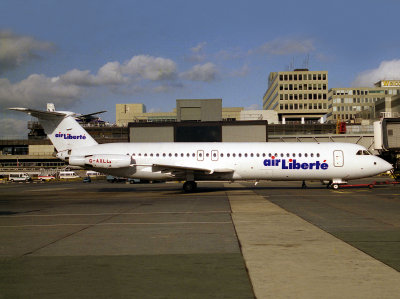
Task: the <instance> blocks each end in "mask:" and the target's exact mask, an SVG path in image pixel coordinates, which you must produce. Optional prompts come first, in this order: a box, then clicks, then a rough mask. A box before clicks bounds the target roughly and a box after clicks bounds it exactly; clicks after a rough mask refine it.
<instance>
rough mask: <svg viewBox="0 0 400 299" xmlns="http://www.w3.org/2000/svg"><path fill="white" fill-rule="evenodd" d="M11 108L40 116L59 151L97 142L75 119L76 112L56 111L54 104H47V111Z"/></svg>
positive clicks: (44, 127)
mask: <svg viewBox="0 0 400 299" xmlns="http://www.w3.org/2000/svg"><path fill="white" fill-rule="evenodd" d="M9 110H14V111H19V112H24V113H27V114H29V115H32V116H34V117H36V118H38V119H39V122H40V124H41V125H42V127H43V129H44V131H45V133H46V134H47V136H48V137H49V139H50V140H51V142H52V143H53V145H54V147H55V148H56V150H57V152H62V151H66V150H71V149H74V148H80V147H87V146H92V145H96V144H97V142H96V140H94V139H93V137H92V136H90V134H89V133H88V132H87V131H86V130H85V129H84V128H82V127H81V125H80V124H79V123H78V122H77V121H76V120H75V113H73V112H69V111H55V109H54V105H53V104H48V105H47V111H41V110H34V109H28V108H9Z"/></svg>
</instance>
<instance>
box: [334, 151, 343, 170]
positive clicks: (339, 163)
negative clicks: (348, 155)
mask: <svg viewBox="0 0 400 299" xmlns="http://www.w3.org/2000/svg"><path fill="white" fill-rule="evenodd" d="M343 164H344V156H343V151H339V150H337V151H333V165H334V166H335V167H343Z"/></svg>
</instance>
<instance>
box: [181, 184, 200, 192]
mask: <svg viewBox="0 0 400 299" xmlns="http://www.w3.org/2000/svg"><path fill="white" fill-rule="evenodd" d="M196 188H197V184H196V182H194V181H188V182H185V183H184V184H183V190H184V191H185V192H188V193H189V192H194V191H195V190H196Z"/></svg>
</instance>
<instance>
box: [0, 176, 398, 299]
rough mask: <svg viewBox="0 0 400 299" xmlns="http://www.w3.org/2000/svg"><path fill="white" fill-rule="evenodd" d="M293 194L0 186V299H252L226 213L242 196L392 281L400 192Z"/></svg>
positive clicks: (276, 189)
mask: <svg viewBox="0 0 400 299" xmlns="http://www.w3.org/2000/svg"><path fill="white" fill-rule="evenodd" d="M380 180H383V179H380ZM371 181H372V179H366V180H361V181H359V182H363V183H364V182H371ZM300 187H301V182H261V183H260V184H258V185H257V186H256V187H254V185H252V184H250V183H241V184H240V185H239V186H238V185H229V184H223V183H200V184H199V190H198V192H196V193H192V194H185V193H183V192H182V190H181V188H182V186H181V184H151V185H142V184H138V185H131V184H110V183H106V182H98V181H95V182H93V183H91V184H82V183H80V182H73V183H41V184H7V185H0V298H9V297H29V298H50V297H52V298H54V297H57V298H70V297H75V298H89V297H90V298H92V297H98V298H110V297H112V298H253V297H254V292H253V285H252V283H251V278H250V277H249V275H248V269H246V266H245V261H244V258H243V255H242V251H241V248H240V245H239V241H238V238H237V235H236V231H235V226H234V223H233V221H232V217H231V207H230V203H229V196H230V197H231V198H232V197H234V198H240V196H241V194H242V192H243V194H245V193H246V194H247V192H249V191H250V192H254V193H255V194H257V195H259V196H260V198H264V199H265V200H266V201H269V202H271V203H274V204H276V205H278V206H280V207H281V208H283V209H284V210H286V211H288V212H290V213H293V214H295V215H297V216H299V217H301V218H302V219H304V220H306V221H307V222H309V223H311V224H313V225H314V226H316V227H319V228H321V229H322V230H324V231H325V232H327V233H328V234H331V235H333V236H335V237H337V238H339V239H341V240H343V241H344V242H346V243H348V244H350V245H351V246H354V247H356V248H358V249H360V250H361V251H363V252H365V253H366V254H368V255H370V256H372V257H373V258H375V259H377V260H379V261H382V262H383V263H385V264H386V265H388V266H390V267H392V268H393V269H395V270H397V271H400V217H399V216H398V215H399V211H400V196H399V195H400V188H399V187H400V186H399V185H397V186H379V187H376V188H373V189H368V188H351V189H350V188H348V189H343V190H337V191H333V190H327V189H326V188H325V187H324V186H322V185H321V184H320V183H318V182H312V183H308V188H307V189H304V190H303V189H301V188H300ZM246 196H247V195H246ZM396 273H398V272H396Z"/></svg>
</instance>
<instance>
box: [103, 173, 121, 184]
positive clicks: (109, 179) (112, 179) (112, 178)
mask: <svg viewBox="0 0 400 299" xmlns="http://www.w3.org/2000/svg"><path fill="white" fill-rule="evenodd" d="M106 180H107V182H109V183H118V182H126V178H121V177H117V176H113V175H108V176H107V177H106Z"/></svg>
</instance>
